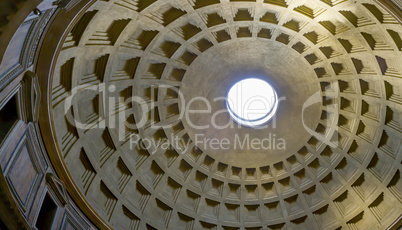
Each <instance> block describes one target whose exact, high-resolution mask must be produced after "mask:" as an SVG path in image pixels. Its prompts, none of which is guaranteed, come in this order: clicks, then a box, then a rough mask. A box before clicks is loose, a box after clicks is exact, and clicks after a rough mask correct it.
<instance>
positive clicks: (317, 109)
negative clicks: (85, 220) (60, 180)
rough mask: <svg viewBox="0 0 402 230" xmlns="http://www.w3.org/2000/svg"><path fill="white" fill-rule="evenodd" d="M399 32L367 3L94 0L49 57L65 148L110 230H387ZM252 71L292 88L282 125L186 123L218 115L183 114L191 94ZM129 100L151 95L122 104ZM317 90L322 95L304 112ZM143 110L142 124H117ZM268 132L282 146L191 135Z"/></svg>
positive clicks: (396, 127) (394, 192) (397, 154)
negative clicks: (200, 141)
mask: <svg viewBox="0 0 402 230" xmlns="http://www.w3.org/2000/svg"><path fill="white" fill-rule="evenodd" d="M401 36H402V27H401V25H400V24H398V22H397V20H396V19H395V18H393V17H392V16H391V15H390V14H389V13H388V12H387V11H386V10H384V9H383V8H381V7H380V6H379V5H378V4H376V3H375V2H374V1H371V0H358V1H349V0H303V1H299V0H230V1H229V0H109V1H101V0H99V1H97V2H95V3H94V4H93V5H92V6H91V7H90V8H89V9H88V10H87V11H86V12H85V14H84V15H83V16H82V17H81V18H80V19H79V20H77V23H76V24H75V25H74V26H73V27H72V28H71V31H70V32H69V33H68V35H67V36H66V40H65V41H64V43H63V48H62V51H61V53H60V55H59V58H58V61H57V64H56V66H55V71H54V76H53V79H52V83H51V85H52V95H51V104H52V109H51V113H52V119H53V121H52V122H53V127H54V130H55V133H56V137H57V141H58V143H57V144H58V146H59V149H60V153H61V154H62V156H63V158H64V163H65V165H66V168H67V170H68V172H69V174H71V176H72V178H73V179H74V182H75V183H76V184H77V186H78V187H79V189H80V191H79V192H80V193H82V194H83V196H84V198H85V199H86V200H87V201H88V202H89V203H90V205H91V206H92V207H93V208H94V209H95V210H96V212H97V213H98V214H99V215H100V216H101V218H103V219H104V220H105V221H106V222H107V223H108V224H109V225H110V226H111V227H113V228H115V229H341V228H342V229H385V228H386V227H387V226H389V225H390V224H391V223H392V222H393V221H395V220H396V219H398V218H399V215H400V213H401V211H402V205H401V202H402V192H401V191H402V188H401V186H402V183H401V181H400V170H401V165H400V163H401V160H402V145H401V136H402V121H401V116H402V115H401V114H402V90H401V88H402V66H401V63H402V55H401V51H402V40H401ZM248 75H258V76H261V77H262V78H264V79H266V80H267V81H269V82H270V83H271V84H272V85H273V86H274V87H275V88H276V90H277V92H278V96H279V97H286V100H284V101H281V103H280V107H279V111H278V116H277V118H276V127H269V128H267V129H261V130H257V129H250V128H244V127H237V126H236V127H235V128H224V129H216V128H213V127H209V128H206V129H203V130H199V129H194V128H193V127H192V125H190V123H189V119H190V120H191V121H192V122H193V123H196V124H199V125H205V124H208V122H210V121H211V118H212V115H211V114H207V115H201V114H192V115H191V116H190V117H189V119H186V118H182V117H181V116H180V115H181V113H182V112H183V111H184V110H185V109H186V107H185V106H183V104H182V103H181V100H180V98H181V96H183V98H184V101H185V102H189V101H190V100H191V99H192V98H194V97H197V96H200V97H205V98H207V99H208V100H213V99H214V98H216V97H222V96H225V95H226V93H227V90H228V88H229V87H230V86H231V85H233V84H234V82H236V81H237V80H239V79H242V78H244V76H248ZM103 83H104V84H105V88H104V90H102V91H101V92H99V90H94V89H96V88H97V87H98V86H99V85H103ZM110 86H112V87H110ZM167 86H168V87H167ZM77 89H78V90H77ZM175 89H177V90H179V93H177V91H176V90H175ZM70 95H74V97H73V99H72V100H70V99H71V98H70V97H69V96H70ZM133 96H138V97H141V98H142V99H143V103H142V104H138V103H124V102H125V101H126V100H127V99H129V98H131V97H133ZM309 99H312V100H316V101H315V102H319V103H315V104H313V105H311V106H309V108H307V109H306V110H303V106H304V105H305V104H304V103H305V102H306V101H307V102H308V100H309ZM70 102H71V105H72V106H71V108H69V106H68V105H69V103H70ZM144 105H146V107H148V110H145V111H144ZM193 106H194V109H202V108H204V107H205V104H203V103H201V102H196V103H194V104H193ZM224 106H225V105H224V103H223V102H220V103H219V102H217V103H213V104H212V108H211V110H212V111H213V112H215V111H219V110H222V109H224ZM66 108H67V109H66ZM66 111H67V112H66ZM143 114H145V115H146V117H147V118H148V119H147V121H146V123H145V126H141V127H140V126H138V128H133V127H131V128H130V127H128V128H125V129H124V132H123V133H119V129H118V127H126V126H127V124H135V123H137V125H138V123H140V120H141V119H142V115H143ZM303 115H304V116H303ZM72 117H73V118H74V120H75V122H69V120H71V119H69V118H72ZM216 121H217V123H218V124H222V125H224V124H227V123H228V121H230V118H229V116H228V114H221V115H220V116H218V117H217V118H216ZM303 121H304V123H303ZM79 123H82V125H81V126H80V125H78V124H79ZM168 124H172V125H171V126H170V127H168V126H166V127H161V126H164V125H168ZM158 125H159V127H160V128H155V126H158ZM304 125H306V126H307V127H308V128H310V129H311V131H314V132H311V131H310V132H308V130H307V129H306V128H305V127H304ZM272 133H273V134H275V135H277V137H278V138H283V139H284V140H285V141H286V144H287V148H286V149H285V150H267V151H255V150H247V151H243V150H239V149H234V148H233V146H231V147H230V148H229V150H222V149H220V150H219V149H217V150H216V149H211V148H204V147H203V146H197V144H196V142H195V138H196V135H199V134H202V135H203V136H205V137H207V138H229V139H233V138H234V136H236V135H240V136H243V137H244V136H246V135H250V136H251V137H257V138H263V137H266V136H267V135H269V134H272ZM130 138H135V139H136V140H142V142H143V143H145V142H146V140H155V141H159V140H162V141H163V140H170V141H171V143H175V142H174V141H173V140H174V139H176V138H177V139H180V140H184V141H185V142H184V143H187V142H189V143H190V144H189V145H184V144H182V145H175V144H172V147H171V148H170V149H168V150H166V149H163V148H162V147H161V146H151V145H146V146H145V147H147V148H143V147H144V146H142V145H140V144H139V145H135V146H134V147H133V146H132V141H131V140H130ZM139 143H141V141H140V142H139Z"/></svg>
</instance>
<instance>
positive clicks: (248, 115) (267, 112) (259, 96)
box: [226, 78, 278, 127]
mask: <svg viewBox="0 0 402 230" xmlns="http://www.w3.org/2000/svg"><path fill="white" fill-rule="evenodd" d="M227 97H228V100H227V103H226V105H227V108H228V111H229V113H230V115H231V117H232V118H233V119H234V120H235V121H236V122H237V123H239V124H241V125H244V126H248V127H257V126H261V125H263V124H265V123H267V122H268V121H269V120H271V118H272V117H273V116H274V115H275V113H276V110H277V109H278V96H277V95H276V92H275V90H274V89H273V88H272V86H271V85H269V84H268V83H267V82H266V81H263V80H260V79H257V78H248V79H244V80H242V81H239V82H237V83H236V84H235V85H234V86H233V87H232V88H231V89H230V90H229V93H228V96H227Z"/></svg>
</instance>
